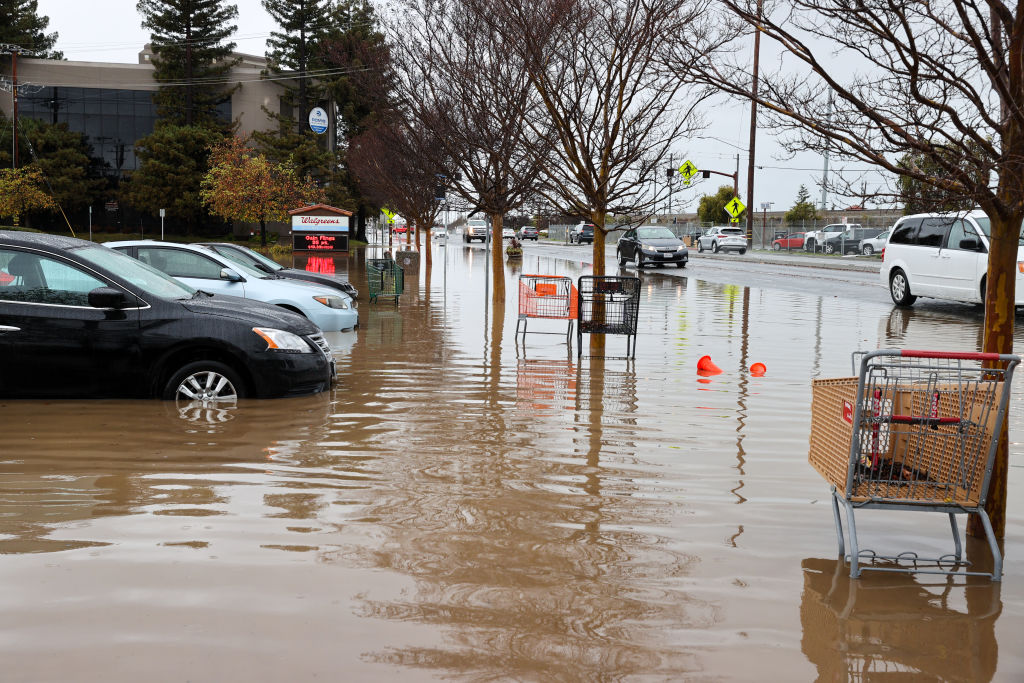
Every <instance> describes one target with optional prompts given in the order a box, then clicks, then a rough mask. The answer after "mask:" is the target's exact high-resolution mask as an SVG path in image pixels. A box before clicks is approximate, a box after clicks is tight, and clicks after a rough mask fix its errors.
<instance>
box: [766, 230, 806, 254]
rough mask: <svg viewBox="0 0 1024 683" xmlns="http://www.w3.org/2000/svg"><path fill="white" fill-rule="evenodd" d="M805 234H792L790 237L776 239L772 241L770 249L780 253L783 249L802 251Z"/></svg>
mask: <svg viewBox="0 0 1024 683" xmlns="http://www.w3.org/2000/svg"><path fill="white" fill-rule="evenodd" d="M805 234H807V233H803V232H794V233H793V234H791V235H786V236H785V237H779V238H776V239H774V240H772V249H774V250H775V251H782V250H783V249H803V246H804V235H805Z"/></svg>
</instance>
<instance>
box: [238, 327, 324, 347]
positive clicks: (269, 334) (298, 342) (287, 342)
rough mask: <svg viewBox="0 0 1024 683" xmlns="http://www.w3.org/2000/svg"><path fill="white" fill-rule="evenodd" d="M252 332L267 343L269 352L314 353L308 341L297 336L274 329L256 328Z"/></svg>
mask: <svg viewBox="0 0 1024 683" xmlns="http://www.w3.org/2000/svg"><path fill="white" fill-rule="evenodd" d="M252 331H253V332H255V333H256V334H258V335H259V336H261V337H262V338H263V340H264V341H265V342H267V350H268V351H296V352H298V353H313V349H312V347H311V346H310V345H309V344H307V343H306V340H305V339H303V338H302V337H300V336H299V335H297V334H292V333H291V332H285V331H284V330H275V329H274V328H272V327H254V328H252Z"/></svg>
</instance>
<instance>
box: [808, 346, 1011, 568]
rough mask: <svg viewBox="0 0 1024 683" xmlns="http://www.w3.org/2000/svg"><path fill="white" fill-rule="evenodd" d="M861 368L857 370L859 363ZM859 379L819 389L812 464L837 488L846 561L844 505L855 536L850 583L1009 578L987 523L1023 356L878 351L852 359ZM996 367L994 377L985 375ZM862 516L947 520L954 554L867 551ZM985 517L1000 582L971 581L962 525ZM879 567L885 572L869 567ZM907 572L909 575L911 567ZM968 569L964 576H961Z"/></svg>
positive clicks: (823, 382) (820, 383)
mask: <svg viewBox="0 0 1024 683" xmlns="http://www.w3.org/2000/svg"><path fill="white" fill-rule="evenodd" d="M858 361H859V362H858ZM854 363H855V365H859V374H858V376H857V377H850V378H837V379H819V380H814V382H813V383H812V387H813V397H812V401H811V416H812V417H811V420H812V424H811V438H810V451H809V461H810V463H811V465H812V466H813V467H814V468H815V469H816V470H818V472H819V473H820V474H821V475H822V476H823V477H824V478H825V480H826V481H828V482H829V483H830V484H832V509H833V515H834V518H835V525H836V535H837V537H838V541H839V554H840V556H844V555H845V545H844V537H843V526H842V521H841V517H840V505H842V507H844V508H845V510H846V519H847V526H848V529H849V535H850V554H849V556H848V557H849V561H850V576H851V577H853V578H856V577H858V576H860V572H861V571H862V570H868V569H870V570H874V571H906V572H916V573H923V574H958V575H980V576H989V577H991V578H992V579H993V580H994V581H998V580H999V579H1000V577H1001V576H1002V556H1001V555H1000V553H999V547H998V546H997V545H996V538H995V535H994V534H993V532H992V524H991V522H990V520H989V518H988V515H987V514H986V513H985V497H986V495H987V493H988V486H989V479H990V477H991V474H992V463H993V461H994V459H995V456H996V447H997V445H998V441H999V434H1000V430H1001V429H1002V425H1003V420H1004V419H1005V417H1006V407H1007V404H1008V402H1009V396H1010V381H1011V379H1012V377H1013V372H1014V370H1015V368H1016V367H1017V365H1018V363H1020V358H1019V357H1018V356H1012V355H1000V354H993V353H952V352H946V351H907V350H903V351H900V350H880V351H872V352H870V353H861V354H855V355H854ZM987 366H993V367H987ZM860 508H877V509H886V510H906V511H926V512H943V513H946V514H947V515H949V523H950V527H951V529H952V532H953V544H954V552H953V553H952V554H947V555H943V556H941V557H938V558H922V557H919V556H918V555H917V553H914V552H904V553H899V554H897V555H880V554H878V553H876V552H875V551H873V550H861V549H860V545H859V542H858V538H857V527H856V524H855V522H854V511H855V510H856V509H860ZM970 513H974V514H977V515H978V516H979V517H980V518H981V521H982V525H983V526H984V528H985V534H986V536H987V538H988V543H989V546H990V548H991V550H992V556H993V569H992V572H979V571H968V570H966V567H969V566H970V565H969V563H967V562H965V561H963V559H962V556H963V552H962V546H961V542H960V532H959V529H958V526H957V521H956V515H958V514H970ZM862 560H868V561H871V562H874V561H875V560H881V561H883V562H884V564H885V566H877V565H875V564H870V565H865V566H863V567H862V566H861V564H860V563H861V561H862ZM907 563H909V566H908V565H907ZM961 568H964V569H965V570H964V571H960V569H961Z"/></svg>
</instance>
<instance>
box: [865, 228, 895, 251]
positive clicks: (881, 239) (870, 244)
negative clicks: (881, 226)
mask: <svg viewBox="0 0 1024 683" xmlns="http://www.w3.org/2000/svg"><path fill="white" fill-rule="evenodd" d="M891 232H892V230H886V231H885V232H883V233H882V234H881V235H878V236H877V237H868V238H867V239H863V240H861V241H860V253H862V254H864V255H865V256H871V255H872V254H875V253H877V252H880V251H882V250H883V249H885V245H886V243H887V242H888V241H889V234H890V233H891Z"/></svg>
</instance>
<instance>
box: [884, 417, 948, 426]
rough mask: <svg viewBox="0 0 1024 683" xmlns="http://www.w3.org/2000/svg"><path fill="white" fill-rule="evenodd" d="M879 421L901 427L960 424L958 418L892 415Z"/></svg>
mask: <svg viewBox="0 0 1024 683" xmlns="http://www.w3.org/2000/svg"><path fill="white" fill-rule="evenodd" d="M876 419H877V418H876ZM880 421H881V422H892V423H894V424H902V425H957V424H960V422H961V420H960V418H959V417H924V416H921V417H917V416H914V415H893V416H891V417H888V418H882V420H880Z"/></svg>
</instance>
